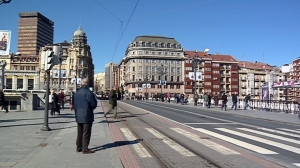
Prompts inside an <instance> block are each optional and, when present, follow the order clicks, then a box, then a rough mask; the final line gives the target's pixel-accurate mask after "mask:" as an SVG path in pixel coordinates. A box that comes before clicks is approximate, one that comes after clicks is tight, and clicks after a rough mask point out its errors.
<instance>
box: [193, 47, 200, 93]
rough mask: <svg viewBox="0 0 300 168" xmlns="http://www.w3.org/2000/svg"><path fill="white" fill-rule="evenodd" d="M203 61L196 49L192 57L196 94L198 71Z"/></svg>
mask: <svg viewBox="0 0 300 168" xmlns="http://www.w3.org/2000/svg"><path fill="white" fill-rule="evenodd" d="M201 62H202V60H201V57H199V55H198V51H197V50H196V51H194V57H193V58H192V64H193V71H194V94H195V93H196V90H197V82H196V80H197V77H196V71H197V69H198V66H199V64H200V63H201Z"/></svg>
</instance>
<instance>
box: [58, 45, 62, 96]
mask: <svg viewBox="0 0 300 168" xmlns="http://www.w3.org/2000/svg"><path fill="white" fill-rule="evenodd" d="M59 45H60V44H59ZM61 55H62V47H61V45H60V48H59V57H61ZM61 63H62V62H61V61H60V60H59V72H58V91H60V90H61Z"/></svg>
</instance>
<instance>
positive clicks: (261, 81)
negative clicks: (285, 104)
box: [239, 61, 283, 100]
mask: <svg viewBox="0 0 300 168" xmlns="http://www.w3.org/2000/svg"><path fill="white" fill-rule="evenodd" d="M239 78H240V79H239V80H240V91H239V97H240V98H244V97H245V96H246V95H248V94H250V95H251V97H252V98H253V99H256V100H263V97H264V96H266V95H264V92H263V90H264V89H263V88H268V89H267V90H268V93H269V94H270V95H269V96H268V98H267V99H271V100H280V99H282V97H283V91H282V89H274V88H273V84H274V82H278V81H280V80H282V79H283V75H282V73H281V72H280V70H279V69H277V68H276V67H274V66H271V65H269V64H266V63H262V62H249V61H239Z"/></svg>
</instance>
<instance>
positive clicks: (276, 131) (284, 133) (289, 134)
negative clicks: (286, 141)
mask: <svg viewBox="0 0 300 168" xmlns="http://www.w3.org/2000/svg"><path fill="white" fill-rule="evenodd" d="M257 129H260V130H264V131H269V132H273V133H277V134H282V135H288V136H291V137H295V138H300V135H297V134H292V133H287V132H283V131H278V130H273V129H268V128H262V127H257Z"/></svg>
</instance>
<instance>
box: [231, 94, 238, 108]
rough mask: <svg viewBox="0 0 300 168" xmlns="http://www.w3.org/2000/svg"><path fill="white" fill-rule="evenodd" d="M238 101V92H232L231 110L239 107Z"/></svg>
mask: <svg viewBox="0 0 300 168" xmlns="http://www.w3.org/2000/svg"><path fill="white" fill-rule="evenodd" d="M237 102H238V98H237V95H236V94H232V106H231V110H232V109H233V107H234V110H236V108H237Z"/></svg>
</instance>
